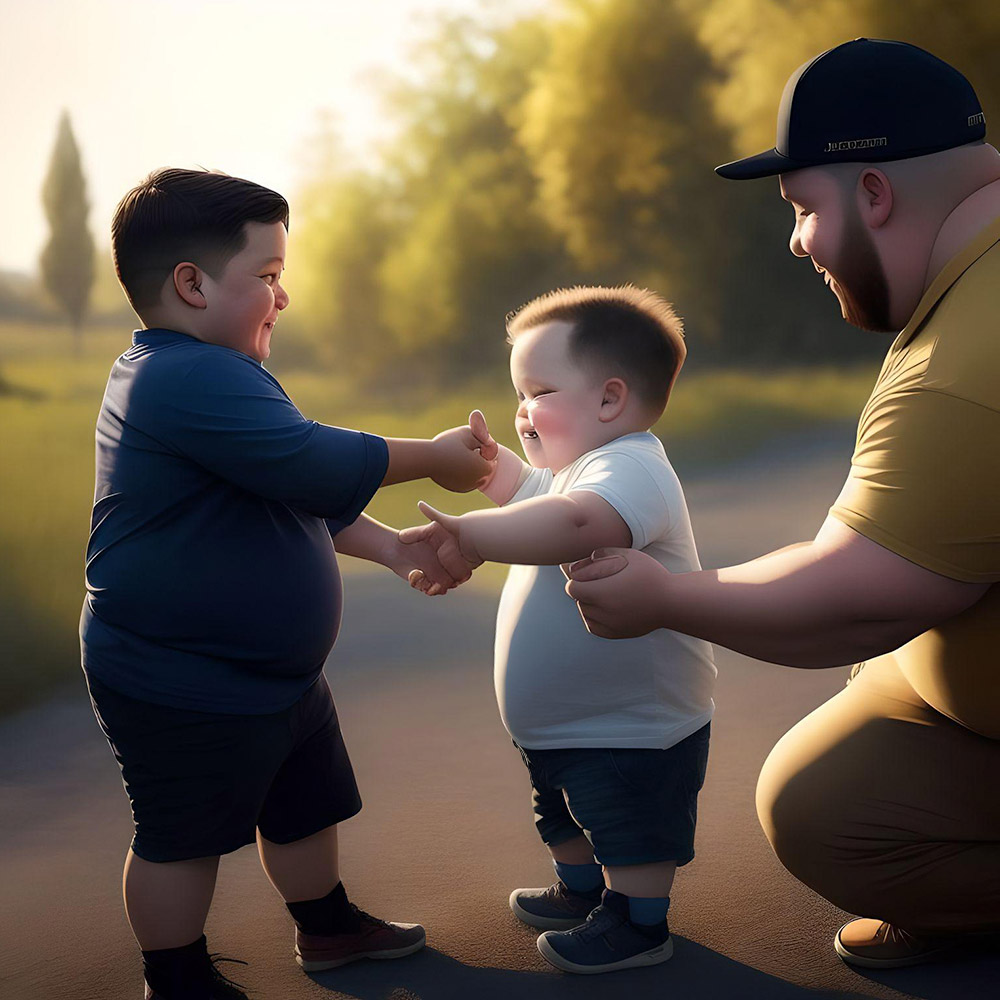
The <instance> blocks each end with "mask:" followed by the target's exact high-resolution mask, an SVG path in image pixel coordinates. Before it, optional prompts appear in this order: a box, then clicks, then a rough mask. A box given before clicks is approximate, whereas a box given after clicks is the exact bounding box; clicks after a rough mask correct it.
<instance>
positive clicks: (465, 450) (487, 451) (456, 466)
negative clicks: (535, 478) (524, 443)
mask: <svg viewBox="0 0 1000 1000" xmlns="http://www.w3.org/2000/svg"><path fill="white" fill-rule="evenodd" d="M477 414H478V416H479V418H480V420H481V423H480V420H476V429H475V430H473V426H472V424H473V418H475V417H476V415H477ZM434 451H435V455H436V458H437V461H436V463H435V464H436V466H437V467H436V469H435V471H434V473H433V474H432V476H431V479H433V480H434V482H435V483H437V484H438V486H442V487H444V489H446V490H451V492H452V493H468V492H470V491H471V490H475V489H479V488H480V487H481V485H482V484H484V483H487V482H489V480H490V479H491V478H492V477H493V473H494V472H495V471H496V467H497V453H498V452H499V446H498V445H497V443H496V441H494V440H493V438H492V437H490V432H489V429H488V428H487V426H486V418H485V417H483V415H482V414H481V413H479V411H478V410H475V411H474V412H473V413H472V414H471V415H470V417H469V425H468V426H465V427H452V428H450V429H449V430H446V431H442V432H441V433H440V434H438V435H437V436H436V437H435V438H434Z"/></svg>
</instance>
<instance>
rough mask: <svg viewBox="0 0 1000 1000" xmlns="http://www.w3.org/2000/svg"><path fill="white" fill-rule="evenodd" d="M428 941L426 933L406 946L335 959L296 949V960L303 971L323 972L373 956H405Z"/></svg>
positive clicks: (379, 959)
mask: <svg viewBox="0 0 1000 1000" xmlns="http://www.w3.org/2000/svg"><path fill="white" fill-rule="evenodd" d="M426 943H427V935H426V934H425V935H424V936H423V937H422V938H421V939H420V940H419V941H417V942H415V943H414V944H408V945H406V947H404V948H392V949H391V950H389V951H360V952H358V953H357V954H356V955H348V956H347V957H345V958H334V959H315V960H314V959H307V958H303V957H302V956H301V955H300V954H299V952H298V950H296V952H295V961H296V962H298V963H299V965H300V966H301V967H302V971H303V972H323V971H324V970H326V969H336V968H338V967H339V966H341V965H348V964H349V963H351V962H357V961H358V960H359V959H362V958H371V959H374V960H375V961H377V962H381V961H383V960H385V959H390V958H403V957H404V956H406V955H412V954H413V953H414V952H415V951H420V949H421V948H423V946H424V945H425V944H426Z"/></svg>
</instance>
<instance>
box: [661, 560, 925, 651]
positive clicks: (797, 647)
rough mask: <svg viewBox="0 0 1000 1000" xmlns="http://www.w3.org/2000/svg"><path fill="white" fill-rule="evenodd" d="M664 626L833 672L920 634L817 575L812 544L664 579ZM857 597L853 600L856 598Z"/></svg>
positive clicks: (899, 615) (834, 579)
mask: <svg viewBox="0 0 1000 1000" xmlns="http://www.w3.org/2000/svg"><path fill="white" fill-rule="evenodd" d="M663 587H664V591H665V593H664V595H663V606H664V607H665V608H666V609H667V612H666V615H665V618H664V621H663V627H664V628H669V629H673V630H675V631H678V632H684V633H686V634H688V635H694V636H698V637H699V638H701V639H707V640H708V641H709V642H713V643H717V644H718V645H720V646H726V647H727V648H729V649H735V650H736V651H737V652H740V653H745V654H747V655H748V656H753V657H755V658H756V659H759V660H767V661H769V662H771V663H781V664H784V665H786V666H791V667H834V666H842V665H844V664H847V663H856V662H858V661H859V660H864V659H868V658H870V657H872V656H875V655H878V654H880V653H885V652H888V651H890V650H892V649H896V648H898V647H899V646H901V645H902V644H903V643H905V642H908V641H909V640H910V639H912V638H913V637H914V636H915V635H918V634H919V633H920V632H922V631H923V630H924V625H922V624H921V623H919V622H915V621H913V620H911V619H909V618H907V617H906V615H905V613H903V611H902V609H900V610H899V611H896V612H894V614H893V617H887V618H883V619H875V618H870V617H865V616H864V613H863V610H862V608H863V603H864V602H863V599H862V597H861V595H860V594H858V593H857V591H858V590H863V585H862V586H860V587H859V588H856V591H855V593H854V594H852V593H851V591H850V581H849V580H841V579H839V578H838V576H837V574H836V573H831V572H830V568H829V565H828V566H827V567H826V568H825V569H823V570H821V569H820V568H819V566H818V564H817V558H816V554H815V553H814V552H813V550H812V547H811V545H808V544H807V545H804V546H803V545H798V546H792V547H789V548H788V549H785V550H780V551H779V552H774V553H770V554H769V555H767V556H763V557H761V558H760V559H755V560H753V561H752V562H749V563H743V564H742V565H739V566H730V567H727V568H725V569H720V570H704V571H701V572H696V573H683V574H676V575H674V576H670V577H666V578H665V579H664V580H663ZM856 597H857V599H855V598H856Z"/></svg>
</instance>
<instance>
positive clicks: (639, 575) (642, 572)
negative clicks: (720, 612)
mask: <svg viewBox="0 0 1000 1000" xmlns="http://www.w3.org/2000/svg"><path fill="white" fill-rule="evenodd" d="M461 430H462V431H465V430H466V428H461ZM468 432H469V433H470V434H471V439H470V440H469V446H470V447H472V448H476V449H478V450H479V452H480V455H481V457H482V458H484V459H486V460H487V461H490V462H492V463H493V469H492V471H491V473H490V474H489V475H488V476H487V477H485V478H484V479H483V480H481V481H480V482H479V483H477V487H478V488H480V489H483V488H485V487H486V486H488V485H489V482H490V479H491V478H492V476H493V475H494V474H495V472H496V458H497V455H498V454H499V446H498V445H497V443H496V441H495V440H494V439H493V437H492V436H491V435H490V432H489V428H488V427H487V424H486V418H485V417H484V416H483V414H482V413H481V412H480V411H479V410H474V411H473V412H472V414H470V416H469V426H468ZM417 506H418V507H419V509H420V512H421V513H422V514H423V515H424V516H425V517H426V518H428V523H427V524H422V525H417V526H415V527H411V528H403V529H402V530H401V531H400V532H399V533H398V539H399V541H400V542H401V543H402V544H403V546H404V548H405V550H406V551H407V552H412V553H413V556H414V558H413V561H412V562H413V565H414V566H415V567H416V568H413V569H410V570H409V572H408V573H407V574H406V576H407V579H408V580H409V583H410V586H412V587H414V588H415V589H417V590H420V591H421V592H422V593H424V594H427V595H428V596H430V597H434V596H436V595H439V594H445V593H447V592H448V591H449V590H451V589H453V588H454V587H457V586H458V585H460V584H462V583H465V582H466V581H467V580H469V579H470V578H471V576H472V572H473V570H474V569H476V568H477V567H478V566H480V565H482V563H483V559H482V557H481V556H480V555H479V553H478V552H477V551H476V549H475V545H474V544H473V543H472V541H471V540H470V539H469V538H468V537H464V536H463V532H462V518H461V517H460V516H456V515H453V514H445V513H443V512H442V511H439V510H435V509H434V508H433V507H431V505H430V504H428V503H424V502H423V501H420V503H419V504H418V505H417ZM418 554H419V558H417V557H418ZM561 569H562V572H563V575H564V576H565V577H566V579H567V584H566V593H567V595H568V596H569V597H571V598H572V599H573V600H574V601H576V604H577V608H578V609H579V611H580V616H581V617H582V618H583V622H584V624H585V625H586V627H587V630H588V631H589V632H590V633H591V634H592V635H596V636H599V637H600V638H604V639H626V638H631V637H634V636H640V635H645V634H646V633H647V632H651V631H653V630H654V629H657V628H661V627H662V615H663V595H662V591H663V587H664V583H665V579H666V578H668V577H669V576H670V574H669V572H668V571H667V570H666V569H665V568H664V567H663V566H662V565H661V564H660V563H659V562H657V560H655V559H653V558H652V557H651V556H649V555H647V554H646V553H644V552H640V551H638V550H636V549H623V548H599V549H597V550H595V551H594V552H593V553H592V554H591V555H589V556H587V557H586V558H585V559H579V560H577V561H576V562H574V563H570V564H563V565H562V566H561ZM400 575H403V574H400ZM612 578H613V579H612Z"/></svg>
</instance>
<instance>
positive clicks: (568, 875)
mask: <svg viewBox="0 0 1000 1000" xmlns="http://www.w3.org/2000/svg"><path fill="white" fill-rule="evenodd" d="M552 865H553V867H554V868H555V870H556V875H557V876H558V877H559V878H560V879H561V880H562V881H563V883H564V884H565V886H566V888H567V889H569V890H570V891H571V892H580V893H584V892H591V891H592V890H594V889H596V888H597V887H598V886H601V887H603V886H604V869H603V868H602V867H601V866H600V865H599V864H598V863H597V862H596V861H592V862H591V863H590V864H589V865H567V864H566V863H565V862H562V861H555V860H553V862H552Z"/></svg>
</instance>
